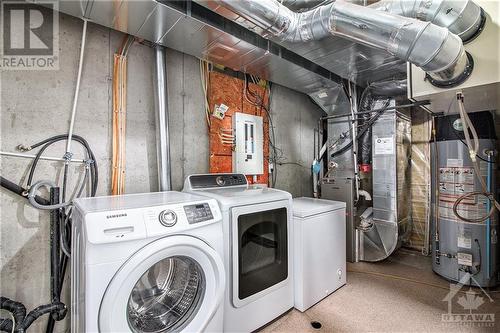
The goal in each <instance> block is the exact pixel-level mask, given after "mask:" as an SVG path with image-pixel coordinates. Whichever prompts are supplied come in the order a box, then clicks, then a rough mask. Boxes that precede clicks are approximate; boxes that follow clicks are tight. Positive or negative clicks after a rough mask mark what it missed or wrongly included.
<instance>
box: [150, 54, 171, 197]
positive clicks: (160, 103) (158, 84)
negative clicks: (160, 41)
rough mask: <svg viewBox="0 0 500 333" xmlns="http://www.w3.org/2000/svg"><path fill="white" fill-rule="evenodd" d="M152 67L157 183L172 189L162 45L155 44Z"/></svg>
mask: <svg viewBox="0 0 500 333" xmlns="http://www.w3.org/2000/svg"><path fill="white" fill-rule="evenodd" d="M154 52H155V68H154V70H155V71H154V75H155V76H154V80H153V82H154V99H155V113H156V151H157V155H156V156H157V157H156V158H157V161H158V183H159V190H160V191H170V190H172V181H171V160H170V136H169V129H168V106H167V72H166V71H167V65H166V61H167V58H166V53H165V48H164V47H163V46H160V45H158V46H156V48H155V49H154Z"/></svg>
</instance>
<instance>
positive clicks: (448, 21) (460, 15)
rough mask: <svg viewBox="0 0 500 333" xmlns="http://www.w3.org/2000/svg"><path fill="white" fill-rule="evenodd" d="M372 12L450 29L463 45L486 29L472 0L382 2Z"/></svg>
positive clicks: (481, 15) (478, 9)
mask: <svg viewBox="0 0 500 333" xmlns="http://www.w3.org/2000/svg"><path fill="white" fill-rule="evenodd" d="M369 7H370V8H372V9H375V10H378V11H382V12H387V13H391V14H396V15H400V16H405V17H410V18H414V19H418V20H421V21H427V22H431V23H433V24H435V25H438V26H440V27H444V28H446V29H448V30H449V31H450V32H452V33H453V34H455V35H457V36H458V37H460V38H461V39H462V41H463V42H464V43H467V42H469V41H470V40H472V39H474V38H475V37H476V36H477V35H479V34H480V33H481V31H482V30H483V27H484V24H485V22H486V16H485V14H484V11H483V9H482V8H481V7H480V6H479V5H477V4H476V3H475V2H474V1H472V0H381V1H379V2H376V3H374V4H371V5H370V6H369Z"/></svg>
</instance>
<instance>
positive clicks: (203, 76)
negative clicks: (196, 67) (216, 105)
mask: <svg viewBox="0 0 500 333" xmlns="http://www.w3.org/2000/svg"><path fill="white" fill-rule="evenodd" d="M209 66H210V65H209V63H208V62H207V61H205V60H202V59H200V80H201V88H202V91H203V100H204V109H205V118H206V121H207V126H208V129H210V127H211V120H210V103H209V100H208V87H209V85H210V69H209Z"/></svg>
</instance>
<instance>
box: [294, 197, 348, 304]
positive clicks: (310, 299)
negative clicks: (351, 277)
mask: <svg viewBox="0 0 500 333" xmlns="http://www.w3.org/2000/svg"><path fill="white" fill-rule="evenodd" d="M345 212H346V203H345V202H339V201H331V200H322V199H313V198H295V199H293V216H294V217H293V219H294V221H293V222H294V226H293V227H294V236H295V237H294V278H295V281H294V283H295V308H297V309H298V310H300V311H302V312H303V311H305V310H307V309H308V308H310V307H311V306H313V305H314V304H316V303H317V302H319V301H321V300H322V299H323V298H325V297H326V296H328V295H330V294H331V293H332V292H334V291H335V290H337V289H338V288H340V287H342V286H343V285H345V283H346V216H345Z"/></svg>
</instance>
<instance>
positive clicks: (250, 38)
mask: <svg viewBox="0 0 500 333" xmlns="http://www.w3.org/2000/svg"><path fill="white" fill-rule="evenodd" d="M59 10H60V11H61V12H63V13H66V14H69V15H72V16H76V17H82V18H83V17H85V18H87V19H89V20H91V21H92V22H94V23H97V24H101V25H103V26H106V27H109V28H112V29H115V30H119V31H122V32H125V33H128V34H131V35H133V36H137V37H139V38H144V39H145V40H148V41H151V42H153V43H157V44H161V45H164V46H166V47H169V48H172V49H174V50H177V51H180V52H183V53H186V54H189V55H192V56H195V57H198V58H201V59H206V60H209V61H212V62H214V63H217V64H221V65H224V66H226V67H229V68H231V69H233V70H235V71H242V72H247V73H251V74H254V75H258V76H259V77H262V78H264V79H267V80H269V81H272V82H275V83H278V84H280V85H283V86H285V87H288V88H291V89H293V90H296V91H299V92H302V93H305V94H316V93H317V92H318V91H323V92H324V94H326V95H327V96H328V93H329V92H330V91H331V92H332V94H335V96H336V95H337V94H338V90H337V88H338V85H339V83H340V82H341V77H340V76H339V75H337V74H335V73H333V72H331V71H329V70H328V69H326V68H324V67H322V66H320V65H318V63H315V62H312V61H310V60H308V59H306V58H305V57H302V56H300V55H299V54H297V53H295V52H292V51H290V50H289V49H287V48H285V47H283V46H280V45H278V44H276V43H275V42H273V41H270V40H267V39H264V38H262V37H260V36H259V35H257V34H255V33H253V32H251V31H248V30H247V29H245V28H243V27H242V26H240V25H239V24H237V23H235V22H233V21H231V20H229V19H227V18H225V17H222V16H221V15H218V14H217V13H214V12H212V11H211V10H210V9H208V8H205V7H203V6H201V5H198V4H196V3H193V2H191V1H160V2H158V1H154V0H134V1H127V0H115V1H106V0H104V1H103V0H80V1H64V0H62V1H60V3H59ZM340 67H341V66H340Z"/></svg>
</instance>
